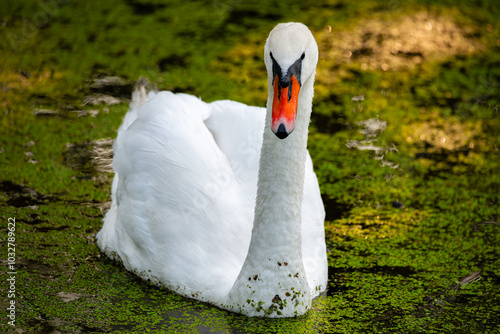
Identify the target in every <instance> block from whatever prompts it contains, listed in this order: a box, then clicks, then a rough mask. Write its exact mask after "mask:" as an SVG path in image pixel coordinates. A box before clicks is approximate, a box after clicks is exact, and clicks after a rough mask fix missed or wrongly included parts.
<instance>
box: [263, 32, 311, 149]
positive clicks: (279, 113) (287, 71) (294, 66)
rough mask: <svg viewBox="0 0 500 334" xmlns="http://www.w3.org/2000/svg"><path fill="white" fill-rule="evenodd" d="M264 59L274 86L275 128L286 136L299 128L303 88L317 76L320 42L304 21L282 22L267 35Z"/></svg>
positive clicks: (272, 125)
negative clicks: (297, 118) (297, 124)
mask: <svg viewBox="0 0 500 334" xmlns="http://www.w3.org/2000/svg"><path fill="white" fill-rule="evenodd" d="M264 61H265V63H266V68H267V73H268V76H269V83H270V86H272V115H271V130H272V131H273V133H274V134H275V135H276V137H278V138H279V139H285V138H286V137H288V135H290V134H291V133H292V131H293V130H294V128H295V119H296V116H297V107H298V105H299V92H300V89H301V88H302V86H303V84H304V83H305V82H307V81H308V80H310V79H311V78H312V80H314V73H315V70H316V65H317V63H318V45H317V44H316V40H315V39H314V36H313V35H312V33H311V31H310V30H309V29H308V28H307V27H306V26H305V25H303V24H302V23H281V24H278V25H277V26H276V27H275V28H274V29H273V30H272V31H271V32H270V34H269V37H268V38H267V41H266V45H265V47H264Z"/></svg>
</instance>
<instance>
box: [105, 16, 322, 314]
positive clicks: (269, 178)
mask: <svg viewBox="0 0 500 334" xmlns="http://www.w3.org/2000/svg"><path fill="white" fill-rule="evenodd" d="M264 60H265V64H266V67H267V71H268V84H269V97H268V100H267V111H266V109H264V108H257V107H249V106H246V105H243V104H241V103H237V102H232V101H217V102H213V103H204V102H202V101H201V100H199V99H197V98H195V97H193V96H190V95H186V94H173V93H171V92H160V93H154V92H150V93H149V94H148V95H147V97H146V95H145V91H144V89H142V93H141V91H136V92H135V93H134V96H133V100H132V103H131V107H130V110H129V112H128V113H127V115H126V116H125V119H124V122H123V124H122V125H121V127H120V129H119V130H118V137H117V138H116V141H115V143H114V152H115V153H114V154H115V156H114V161H113V167H114V169H115V171H116V174H115V177H114V180H113V185H112V204H111V209H110V210H109V212H108V213H107V214H106V217H105V218H104V225H103V227H102V230H101V231H100V232H99V233H98V235H97V245H98V246H99V247H100V249H101V250H102V251H103V252H104V253H106V254H107V255H108V256H109V257H111V258H113V259H116V260H120V261H122V262H123V264H124V266H125V267H126V268H127V269H128V270H130V271H133V272H134V273H136V274H137V275H139V276H140V277H142V278H143V279H148V280H151V281H152V282H154V283H156V284H159V285H162V286H165V287H167V288H168V289H170V290H173V291H175V292H177V293H179V294H181V295H184V296H186V297H190V298H195V299H198V300H201V301H205V302H209V303H212V304H214V305H217V306H218V307H221V308H224V309H227V310H230V311H233V312H238V313H243V314H245V315H248V316H268V317H290V316H296V315H301V314H304V313H305V312H306V311H307V310H308V309H309V308H310V307H311V301H312V299H313V298H314V297H315V296H317V295H318V294H319V293H320V292H321V291H323V290H325V289H326V284H327V259H326V247H325V239H324V225H323V221H324V217H325V212H324V208H323V203H322V200H321V196H320V192H319V186H318V182H317V179H316V175H315V174H314V172H313V168H312V161H311V158H310V156H309V154H308V152H307V148H306V146H307V134H308V125H309V120H310V115H311V106H312V97H313V83H314V76H315V69H316V64H317V61H318V47H317V44H316V41H315V40H314V37H313V36H312V34H311V32H310V31H309V29H308V28H307V27H306V26H304V25H303V24H300V23H286V24H279V25H277V26H276V27H275V28H274V29H273V30H272V31H271V33H270V34H269V37H268V39H267V42H266V45H265V48H264ZM142 100H144V101H142ZM142 102H144V103H142ZM259 156H260V164H259ZM257 171H258V172H257Z"/></svg>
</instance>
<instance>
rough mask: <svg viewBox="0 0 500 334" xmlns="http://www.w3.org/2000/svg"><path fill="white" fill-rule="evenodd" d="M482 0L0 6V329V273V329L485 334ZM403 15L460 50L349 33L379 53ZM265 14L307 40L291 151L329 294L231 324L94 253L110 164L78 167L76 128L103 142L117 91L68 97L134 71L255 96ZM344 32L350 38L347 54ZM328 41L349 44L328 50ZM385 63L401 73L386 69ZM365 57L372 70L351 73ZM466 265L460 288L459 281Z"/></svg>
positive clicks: (486, 137)
mask: <svg viewBox="0 0 500 334" xmlns="http://www.w3.org/2000/svg"><path fill="white" fill-rule="evenodd" d="M494 4H495V2H494V1H481V2H475V1H463V2H460V3H459V4H458V5H457V4H455V2H453V1H440V2H437V3H435V2H429V1H417V2H386V1H374V0H372V1H360V2H356V3H353V2H351V3H349V2H342V1H337V2H333V1H317V2H314V3H312V2H311V3H307V4H306V3H304V2H298V1H287V2H286V3H284V2H277V1H275V2H262V3H259V4H257V3H256V2H255V3H247V2H243V1H214V2H203V1H197V2H195V3H194V4H193V3H187V2H182V1H171V2H169V3H168V5H167V4H165V3H163V2H161V1H142V0H141V1H137V0H136V1H118V0H116V1H107V2H96V1H87V2H73V1H60V0H53V1H49V0H47V1H24V2H22V3H15V2H5V3H2V4H0V13H1V17H2V25H1V32H2V36H3V38H2V39H1V41H0V58H1V59H2V63H1V65H0V66H1V69H0V82H1V83H2V89H0V97H1V99H0V101H1V102H0V103H1V104H0V112H1V113H2V117H1V118H0V129H1V133H2V136H0V152H1V153H0V169H1V172H0V219H1V220H2V222H4V223H3V225H2V226H7V221H8V218H10V217H15V218H16V222H17V226H16V267H15V269H16V272H17V276H16V299H15V300H16V306H17V313H16V327H15V328H14V327H11V326H9V325H8V324H7V320H6V319H7V317H6V313H5V310H6V308H7V306H8V300H7V298H6V297H7V290H6V288H7V285H2V287H1V291H2V294H4V296H2V298H0V305H1V306H2V308H1V310H0V319H3V320H2V321H0V326H1V328H2V330H3V331H6V332H14V331H15V330H17V332H28V333H47V332H51V331H59V332H62V333H94V332H139V333H142V332H151V333H156V332H158V333H164V332H183V333H190V332H191V333H198V332H214V333H262V332H280V333H315V332H316V333H356V332H358V333H367V332H378V333H421V332H425V333H442V332H448V333H450V332H459V333H461V332H464V333H468V332H480V333H494V332H496V331H498V330H500V322H499V321H498V313H499V312H500V300H499V297H498V295H499V291H500V290H499V288H500V269H499V268H500V267H499V265H498V264H499V263H498V259H499V258H500V248H499V247H498V245H499V244H500V240H499V239H500V237H499V235H500V233H499V229H500V224H499V222H498V217H499V214H500V209H499V200H500V199H499V197H500V191H499V189H500V174H499V170H500V168H499V167H500V166H499V159H500V155H499V153H498V147H499V146H500V132H499V129H500V117H499V112H498V105H499V104H500V84H499V83H500V66H498V65H499V64H500V53H499V48H500V42H499V38H500V26H498V24H497V23H496V22H497V21H498V17H499V12H498V6H495V5H494ZM47 6H48V7H47ZM47 8H48V9H47ZM422 12H425V13H426V14H425V15H427V16H422V17H425V19H426V20H428V21H429V22H432V24H433V27H435V28H436V29H437V28H438V27H439V26H440V25H443V26H446V27H448V28H447V29H448V30H447V31H446V33H448V32H450V31H451V32H452V33H453V34H455V36H458V37H460V39H458V38H457V39H456V40H460V41H462V42H463V44H462V45H458V44H457V45H455V44H453V43H451V44H450V45H451V46H454V45H455V46H456V48H454V47H447V48H443V47H442V46H440V48H438V46H439V45H438V44H435V43H434V42H435V41H434V42H433V41H431V40H429V41H428V44H429V46H426V47H428V49H425V48H424V47H423V46H422V45H423V44H421V46H420V47H421V48H422V51H421V55H418V54H415V52H413V53H412V52H410V51H411V50H410V51H408V52H406V53H404V54H403V55H401V53H402V52H403V51H404V50H403V51H401V52H399V53H398V54H399V56H397V57H403V58H397V59H396V60H394V62H389V63H387V64H386V65H387V68H386V67H383V65H384V63H383V62H387V61H388V60H387V59H389V60H390V59H391V58H387V57H388V56H386V55H384V54H383V53H380V52H382V51H383V50H378V49H375V47H372V46H371V44H369V43H370V41H371V39H372V38H373V37H372V36H379V37H378V38H379V39H381V43H380V45H384V41H387V40H389V41H392V39H391V38H396V39H394V42H397V37H398V36H399V35H398V34H399V33H403V32H404V30H405V29H406V30H408V26H406V28H405V27H399V28H398V26H397V25H396V23H397V22H405V24H412V22H413V23H414V22H417V23H418V22H419V21H418V20H417V19H416V18H419V17H420V16H419V15H423V14H419V13H422ZM40 13H42V14H40ZM43 13H45V14H43ZM281 21H302V22H304V23H305V24H307V25H308V26H310V27H311V29H313V31H314V33H315V35H316V38H317V39H318V43H319V45H320V64H319V68H318V75H317V80H316V95H315V99H314V114H313V119H312V120H311V133H310V139H309V150H310V152H311V155H312V157H313V161H314V163H315V170H316V173H317V175H318V179H319V183H320V185H321V191H322V195H323V198H324V202H325V205H326V210H327V222H326V223H325V231H326V236H327V246H328V262H329V271H330V272H329V289H328V292H327V294H326V295H324V296H321V297H319V298H317V299H316V300H315V301H314V302H313V305H312V309H311V311H310V312H308V313H307V314H306V315H304V316H301V317H297V318H293V319H262V318H247V317H244V316H241V315H237V314H232V313H229V312H226V311H222V310H220V309H217V308H215V307H212V306H210V305H207V304H204V303H200V302H197V301H193V300H188V299H185V298H182V297H180V296H178V295H175V294H173V293H171V292H169V291H166V290H165V289H161V288H158V287H156V286H154V285H153V284H150V283H148V282H144V281H141V280H140V279H138V278H137V277H136V276H134V275H133V274H131V273H129V272H127V271H126V270H125V269H124V268H122V267H121V266H120V265H119V264H117V263H115V262H113V261H110V260H109V259H107V258H106V257H105V256H104V255H102V254H100V252H99V250H98V248H97V247H96V245H95V243H94V238H95V235H96V233H97V232H98V231H99V229H100V227H101V224H102V223H101V219H102V217H103V214H104V213H105V210H106V208H107V206H108V205H109V203H108V201H109V187H110V184H109V179H110V175H106V174H103V173H102V172H101V171H99V169H98V168H96V167H95V166H93V162H92V154H91V153H90V151H91V149H92V147H94V146H95V145H96V144H95V141H96V140H99V139H101V138H112V137H114V136H115V133H116V129H117V128H118V126H119V124H120V122H121V119H122V117H123V115H124V114H125V112H126V110H127V101H126V98H127V94H126V91H125V92H124V91H119V92H117V91H114V92H113V91H112V92H104V93H107V94H109V93H111V94H114V96H115V98H117V99H119V100H118V101H117V104H111V105H106V104H96V105H93V104H86V103H85V102H84V101H86V100H85V97H88V96H91V95H92V94H95V93H103V91H99V90H97V91H95V89H94V88H92V87H93V86H92V82H93V80H95V79H96V78H102V77H106V76H110V75H117V76H120V77H122V78H124V79H125V81H126V82H128V83H131V82H132V81H134V80H136V79H138V78H139V77H141V76H145V77H147V78H148V79H149V80H150V81H151V82H152V83H153V85H155V86H156V87H158V88H160V89H169V90H174V91H179V92H180V91H182V92H188V93H192V94H195V95H197V96H201V97H202V98H203V99H204V100H207V101H212V100H215V99H220V98H230V99H232V100H238V101H242V102H245V103H249V104H253V105H260V106H263V105H264V103H265V98H266V78H265V68H264V66H263V63H262V60H261V58H262V49H263V44H264V37H265V36H267V34H268V32H269V30H270V29H271V28H272V27H273V26H274V25H275V24H276V23H277V22H281ZM395 22H396V23H395ZM426 22H427V21H423V22H422V24H426ZM391 24H393V25H391ZM384 25H387V26H388V27H396V28H397V29H396V28H394V29H396V30H394V31H395V32H394V34H393V35H394V36H395V37H394V36H392V37H391V36H387V35H384V33H383V29H382V30H381V28H380V27H386V26H384ZM328 27H330V28H328ZM359 27H363V29H364V35H362V36H364V37H363V38H364V39H365V40H366V41H365V42H366V44H365V47H364V48H362V47H360V48H358V46H356V45H357V44H356V43H358V42H359V37H360V32H359V31H358V29H360V28H359ZM330 29H331V30H330ZM398 29H399V30H398ZM332 34H333V35H332ZM335 34H337V35H335ZM335 36H337V38H339V37H342V39H343V40H344V41H347V42H346V43H348V44H349V43H351V47H349V48H347V47H344V46H339V44H336V42H335ZM401 36H403V35H401ZM433 43H434V44H433ZM433 45H434V47H435V48H436V50H437V51H436V52H437V53H439V55H435V54H434V53H433V52H434V51H435V50H434V49H432V48H431V47H433ZM436 45H437V46H436ZM471 46H473V47H474V50H472V51H468V50H469V48H470V47H471ZM369 47H371V48H372V49H371V51H369ZM426 50H427V51H426ZM464 50H465V51H464ZM348 51H350V52H351V54H349V52H348ZM369 52H371V54H369ZM426 52H428V53H426ZM387 53H390V50H387ZM379 54H380V55H379ZM347 56H349V57H347ZM417 56H418V57H420V59H417V58H414V57H417ZM391 57H392V56H391ZM394 57H396V55H394ZM404 57H406V58H404ZM401 59H407V61H408V62H414V66H413V67H412V68H402V67H397V66H400V65H399V64H400V61H401ZM368 60H371V61H373V66H371V65H370V66H368V65H366V66H364V65H363V64H367V61H368ZM390 61H392V60H390ZM391 66H394V68H392V67H391ZM242 87H245V89H242ZM361 96H362V98H361ZM355 97H356V98H355ZM353 98H354V99H353ZM370 119H372V120H378V121H380V122H385V123H386V125H385V127H384V129H383V130H382V129H379V130H376V131H375V132H373V133H371V134H370V133H368V134H367V133H366V131H365V132H363V131H364V129H365V128H366V121H367V120H370ZM443 139H444V141H443ZM367 140H368V141H370V144H373V145H374V146H377V147H379V148H380V151H374V150H359V149H357V148H356V146H348V145H347V144H348V143H349V142H350V141H356V142H357V143H358V146H357V147H358V148H359V147H360V146H359V145H365V144H366V143H363V141H367ZM68 144H69V145H68ZM4 231H5V232H4V233H3V234H1V235H0V240H2V244H6V242H7V232H6V231H7V230H6V229H4ZM5 252H6V249H5ZM2 259H4V256H3V255H2ZM2 261H3V263H4V264H5V265H7V261H6V260H2ZM4 272H5V273H6V272H7V271H6V270H4ZM474 272H480V276H481V279H480V280H477V281H471V282H467V283H461V282H462V281H463V280H464V278H465V277H467V276H468V275H469V274H471V273H474ZM2 277H3V276H2Z"/></svg>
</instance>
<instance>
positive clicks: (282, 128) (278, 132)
mask: <svg viewBox="0 0 500 334" xmlns="http://www.w3.org/2000/svg"><path fill="white" fill-rule="evenodd" d="M288 134H289V133H288V132H286V129H285V124H283V123H281V124H280V125H279V126H278V130H276V132H275V135H276V137H278V138H279V139H285V138H286V137H288Z"/></svg>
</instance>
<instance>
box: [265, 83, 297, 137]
mask: <svg viewBox="0 0 500 334" xmlns="http://www.w3.org/2000/svg"><path fill="white" fill-rule="evenodd" d="M273 88H274V98H273V112H272V116H271V130H272V131H273V132H274V134H275V135H276V137H278V138H279V139H285V138H286V137H288V135H290V134H291V133H292V131H293V129H294V128H295V117H296V116H297V105H298V101H299V91H300V83H299V81H298V80H297V78H296V77H295V75H292V76H290V81H288V82H285V83H283V81H282V80H280V79H279V77H278V75H276V76H275V78H274V83H273Z"/></svg>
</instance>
